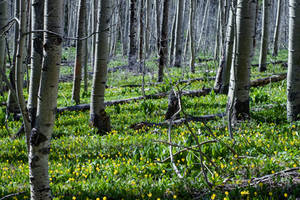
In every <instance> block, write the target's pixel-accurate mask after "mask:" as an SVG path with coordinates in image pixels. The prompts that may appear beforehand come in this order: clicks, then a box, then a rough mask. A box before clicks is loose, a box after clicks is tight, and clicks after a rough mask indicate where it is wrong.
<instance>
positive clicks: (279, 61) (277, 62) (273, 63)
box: [251, 60, 287, 67]
mask: <svg viewBox="0 0 300 200" xmlns="http://www.w3.org/2000/svg"><path fill="white" fill-rule="evenodd" d="M266 64H267V65H271V64H272V65H282V66H284V67H286V66H287V62H286V61H284V60H278V61H275V62H268V63H266ZM251 66H252V67H258V66H259V64H252V65H251Z"/></svg>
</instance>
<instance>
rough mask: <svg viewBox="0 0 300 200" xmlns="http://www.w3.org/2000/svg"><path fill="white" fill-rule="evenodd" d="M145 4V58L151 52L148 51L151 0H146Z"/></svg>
mask: <svg viewBox="0 0 300 200" xmlns="http://www.w3.org/2000/svg"><path fill="white" fill-rule="evenodd" d="M146 1H147V2H146V5H147V17H146V20H147V22H146V34H145V51H146V58H148V57H149V55H150V54H151V52H150V32H151V31H150V30H151V6H152V3H151V2H152V0H146Z"/></svg>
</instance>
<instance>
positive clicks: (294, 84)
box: [287, 0, 300, 121]
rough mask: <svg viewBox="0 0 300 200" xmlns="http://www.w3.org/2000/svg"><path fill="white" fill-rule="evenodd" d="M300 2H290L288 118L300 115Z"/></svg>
mask: <svg viewBox="0 0 300 200" xmlns="http://www.w3.org/2000/svg"><path fill="white" fill-rule="evenodd" d="M299 33H300V0H290V1H289V59H288V76H287V99H288V100H287V118H288V120H289V121H295V120H299V114H300V79H299V74H300V34H299Z"/></svg>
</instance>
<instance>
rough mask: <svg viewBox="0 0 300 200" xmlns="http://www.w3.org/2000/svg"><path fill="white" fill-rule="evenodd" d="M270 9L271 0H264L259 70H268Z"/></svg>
mask: <svg viewBox="0 0 300 200" xmlns="http://www.w3.org/2000/svg"><path fill="white" fill-rule="evenodd" d="M269 10H270V0H263V20H262V36H261V47H260V58H259V71H260V72H264V71H266V70H267V56H268V45H269V44H268V42H269Z"/></svg>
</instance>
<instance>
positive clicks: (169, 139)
mask: <svg viewBox="0 0 300 200" xmlns="http://www.w3.org/2000/svg"><path fill="white" fill-rule="evenodd" d="M172 90H173V91H174V93H175V96H177V95H176V91H175V90H174V89H172ZM178 105H179V110H178V111H177V112H176V113H175V114H174V115H173V116H172V117H171V119H170V120H169V129H168V141H169V143H170V144H171V143H172V138H171V130H172V124H173V120H174V119H175V117H176V115H178V113H180V111H181V103H180V99H179V98H178ZM169 152H170V159H171V164H172V167H173V169H174V171H175V173H176V174H177V176H178V177H179V178H180V179H182V178H183V176H182V175H181V174H180V172H179V170H178V168H177V166H176V164H175V163H174V158H173V152H172V145H169Z"/></svg>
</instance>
